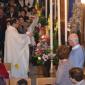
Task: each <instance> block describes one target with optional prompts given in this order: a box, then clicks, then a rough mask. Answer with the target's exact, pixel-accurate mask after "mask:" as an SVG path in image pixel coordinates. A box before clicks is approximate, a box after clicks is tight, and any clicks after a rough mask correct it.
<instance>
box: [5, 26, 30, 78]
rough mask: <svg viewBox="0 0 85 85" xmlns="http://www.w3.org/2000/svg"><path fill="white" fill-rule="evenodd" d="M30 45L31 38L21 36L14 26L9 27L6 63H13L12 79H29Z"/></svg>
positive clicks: (6, 36) (6, 39) (6, 40)
mask: <svg viewBox="0 0 85 85" xmlns="http://www.w3.org/2000/svg"><path fill="white" fill-rule="evenodd" d="M29 44H30V39H29V36H27V35H26V34H19V33H18V31H17V29H16V28H15V27H13V26H8V27H7V30H6V33H5V53H4V62H5V63H11V76H12V77H27V72H28V71H29Z"/></svg>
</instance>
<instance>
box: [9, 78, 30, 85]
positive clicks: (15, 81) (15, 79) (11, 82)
mask: <svg viewBox="0 0 85 85" xmlns="http://www.w3.org/2000/svg"><path fill="white" fill-rule="evenodd" d="M20 79H22V78H11V79H10V85H17V81H19V80H20ZM26 80H27V82H28V85H31V79H30V78H28V79H26Z"/></svg>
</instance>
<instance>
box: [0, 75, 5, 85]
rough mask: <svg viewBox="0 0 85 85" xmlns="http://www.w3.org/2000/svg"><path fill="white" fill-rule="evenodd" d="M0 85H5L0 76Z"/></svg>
mask: <svg viewBox="0 0 85 85" xmlns="http://www.w3.org/2000/svg"><path fill="white" fill-rule="evenodd" d="M0 85H6V82H5V80H4V78H3V77H1V76H0Z"/></svg>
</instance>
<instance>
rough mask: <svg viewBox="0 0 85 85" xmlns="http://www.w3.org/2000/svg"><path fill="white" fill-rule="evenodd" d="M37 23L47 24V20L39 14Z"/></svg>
mask: <svg viewBox="0 0 85 85" xmlns="http://www.w3.org/2000/svg"><path fill="white" fill-rule="evenodd" d="M38 23H41V25H42V26H46V25H48V20H47V19H46V18H45V17H44V16H40V17H39V21H38Z"/></svg>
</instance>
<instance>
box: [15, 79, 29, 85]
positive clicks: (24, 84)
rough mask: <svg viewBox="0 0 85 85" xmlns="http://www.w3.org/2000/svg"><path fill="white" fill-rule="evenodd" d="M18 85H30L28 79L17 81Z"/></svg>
mask: <svg viewBox="0 0 85 85" xmlns="http://www.w3.org/2000/svg"><path fill="white" fill-rule="evenodd" d="M17 85H28V83H27V80H26V79H20V80H19V81H17Z"/></svg>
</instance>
